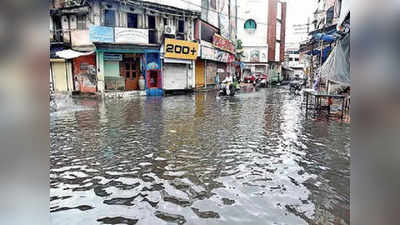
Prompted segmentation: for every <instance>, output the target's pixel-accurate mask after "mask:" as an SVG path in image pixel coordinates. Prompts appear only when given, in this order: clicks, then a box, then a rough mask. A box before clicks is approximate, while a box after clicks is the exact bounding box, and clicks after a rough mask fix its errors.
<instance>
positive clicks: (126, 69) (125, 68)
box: [120, 54, 141, 91]
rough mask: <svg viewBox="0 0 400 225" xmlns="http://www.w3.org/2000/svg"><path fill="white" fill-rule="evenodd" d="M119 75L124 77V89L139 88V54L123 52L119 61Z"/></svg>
mask: <svg viewBox="0 0 400 225" xmlns="http://www.w3.org/2000/svg"><path fill="white" fill-rule="evenodd" d="M120 70H121V76H122V77H125V90H127V91H132V90H138V89H139V77H140V75H141V72H140V56H139V55H137V54H125V55H124V59H123V61H121V62H120Z"/></svg>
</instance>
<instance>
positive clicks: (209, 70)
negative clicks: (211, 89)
mask: <svg viewBox="0 0 400 225" xmlns="http://www.w3.org/2000/svg"><path fill="white" fill-rule="evenodd" d="M200 59H201V60H204V62H205V63H204V65H205V66H204V67H205V69H204V71H205V74H204V76H205V86H208V85H215V84H216V82H217V80H219V81H222V80H223V79H225V77H226V76H227V75H228V74H230V75H234V73H235V67H234V66H233V65H232V63H233V61H234V59H235V57H234V55H233V54H231V53H229V52H226V51H221V50H218V49H216V48H215V47H214V46H212V45H211V44H210V43H207V42H202V46H201V54H200ZM196 75H197V74H196ZM217 76H218V79H217V78H216V77H217Z"/></svg>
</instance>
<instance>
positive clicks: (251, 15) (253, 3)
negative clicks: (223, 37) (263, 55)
mask: <svg viewBox="0 0 400 225" xmlns="http://www.w3.org/2000/svg"><path fill="white" fill-rule="evenodd" d="M231 1H234V0H231ZM275 1H276V0H275ZM268 15H269V12H268V1H265V0H248V1H247V0H238V17H239V19H238V27H237V36H238V39H240V40H242V42H243V45H245V46H265V45H266V44H267V31H268V30H267V27H268V26H267V22H268V20H267V19H268ZM247 19H253V20H255V21H256V23H257V29H256V30H255V32H254V33H251V32H248V31H245V30H244V23H245V22H246V20H247Z"/></svg>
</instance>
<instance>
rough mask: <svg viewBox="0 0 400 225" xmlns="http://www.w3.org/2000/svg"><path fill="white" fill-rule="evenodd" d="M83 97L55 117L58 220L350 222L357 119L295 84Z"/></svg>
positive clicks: (53, 206)
mask: <svg viewBox="0 0 400 225" xmlns="http://www.w3.org/2000/svg"><path fill="white" fill-rule="evenodd" d="M74 101H75V104H76V105H77V110H69V111H65V112H63V111H61V112H55V113H52V114H51V116H50V143H51V147H50V211H51V214H50V217H51V223H52V224H56V225H63V224H82V225H88V224H143V225H150V224H151V225H157V224H195V225H197V224H204V225H212V224H226V225H231V224H238V225H243V224H263V225H264V224H290V225H299V224H321V225H322V224H323V225H326V224H334V225H336V224H346V225H347V224H349V223H350V222H349V220H350V219H349V216H350V215H349V214H350V208H349V207H350V180H349V179H350V143H351V133H350V132H351V131H350V125H349V124H346V123H343V122H338V121H336V120H331V121H327V120H326V119H321V120H315V119H310V118H308V119H306V118H305V117H304V111H301V109H300V97H294V96H291V95H289V93H288V91H287V90H284V89H261V90H260V91H258V92H251V93H240V94H237V95H236V96H235V97H232V98H216V96H215V93H214V92H209V93H195V94H192V95H182V96H169V97H147V98H146V97H143V98H136V99H130V100H122V99H120V100H115V99H113V100H111V99H106V100H104V101H99V100H90V99H79V100H74Z"/></svg>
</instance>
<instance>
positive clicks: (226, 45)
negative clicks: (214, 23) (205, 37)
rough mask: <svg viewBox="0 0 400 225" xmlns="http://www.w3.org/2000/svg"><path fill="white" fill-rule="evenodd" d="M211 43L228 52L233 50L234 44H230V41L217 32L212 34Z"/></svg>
mask: <svg viewBox="0 0 400 225" xmlns="http://www.w3.org/2000/svg"><path fill="white" fill-rule="evenodd" d="M213 45H214V46H215V47H217V48H219V49H222V50H225V51H228V52H230V53H234V52H235V46H234V45H233V44H232V42H231V41H229V40H228V39H226V38H224V37H221V36H219V35H218V34H214V38H213Z"/></svg>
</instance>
